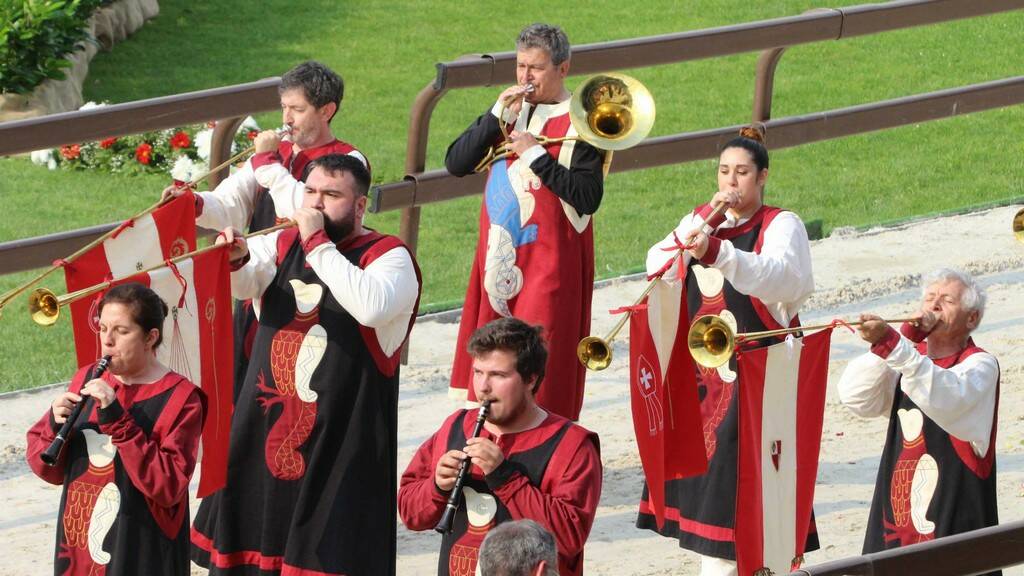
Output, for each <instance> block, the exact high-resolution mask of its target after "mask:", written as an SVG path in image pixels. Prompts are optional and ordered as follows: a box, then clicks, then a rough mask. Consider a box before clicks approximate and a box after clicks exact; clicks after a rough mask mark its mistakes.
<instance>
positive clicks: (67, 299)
mask: <svg viewBox="0 0 1024 576" xmlns="http://www.w3.org/2000/svg"><path fill="white" fill-rule="evenodd" d="M292 226H295V222H294V221H293V220H288V221H287V222H282V223H281V224H278V225H276V226H271V227H269V228H264V229H263V230H257V231H256V232H250V233H248V234H246V235H245V236H243V237H242V238H245V239H249V238H252V237H253V236H262V235H264V234H271V233H273V232H277V231H278V230H284V229H285V228H291V227H292ZM230 246H231V245H230V244H226V243H225V244H211V245H209V246H206V247H204V248H198V249H196V250H193V251H191V252H187V253H185V254H182V255H181V256H175V257H174V258H171V259H170V260H167V261H165V262H163V263H161V264H157V265H156V266H152V267H150V268H146V269H145V270H140V271H138V272H136V273H134V274H131V275H129V276H123V277H121V278H115V279H113V280H107V281H106V282H101V283H99V284H95V285H93V286H89V287H86V288H82V289H80V290H76V291H74V292H70V293H68V294H65V295H63V296H54V294H53V292H51V291H49V290H47V289H45V288H40V289H38V290H36V291H35V292H33V295H34V296H36V299H37V300H39V301H40V302H47V301H50V302H52V303H53V304H54V306H52V308H53V309H54V311H53V313H52V314H50V313H44V314H45V315H46V316H50V317H53V318H56V317H58V316H59V315H60V308H61V306H66V305H68V304H72V303H74V302H77V301H79V300H81V299H82V298H87V297H89V296H92V295H93V294H96V293H97V292H102V291H103V290H106V289H107V288H109V287H110V286H112V285H113V284H114V283H116V282H122V281H124V280H127V279H129V278H134V277H135V276H140V275H142V274H148V273H150V272H154V271H156V270H159V269H161V268H166V267H167V266H168V264H177V263H178V262H181V261H183V260H187V259H189V258H195V257H196V256H199V255H201V254H205V253H207V252H209V251H211V250H217V249H220V248H225V247H228V248H230ZM51 299H52V300H51ZM29 306H30V308H29V312H30V313H32V312H33V310H32V308H31V302H30V304H29ZM41 307H44V308H50V307H51V306H50V305H49V304H42V305H41ZM33 319H35V318H33ZM37 323H39V324H41V322H39V321H37Z"/></svg>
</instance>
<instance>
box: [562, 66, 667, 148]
mask: <svg viewBox="0 0 1024 576" xmlns="http://www.w3.org/2000/svg"><path fill="white" fill-rule="evenodd" d="M569 120H570V121H571V122H572V125H573V127H574V128H575V129H576V132H577V133H578V134H579V137H580V138H582V139H583V140H585V141H587V142H588V143H590V144H591V145H592V146H594V147H595V148H599V149H601V150H625V149H626V148H631V147H633V146H635V145H637V144H639V143H640V141H641V140H643V139H644V138H646V137H647V134H649V133H650V131H651V128H652V127H653V126H654V98H653V97H652V96H651V93H650V91H648V90H647V88H646V87H645V86H644V85H643V84H641V83H640V81H639V80H637V79H636V78H633V77H631V76H626V75H625V74H617V73H606V74H597V75H594V76H590V77H589V78H586V79H584V80H583V82H582V83H581V84H580V85H579V86H578V87H577V88H576V90H575V91H574V92H573V94H572V100H571V101H570V102H569Z"/></svg>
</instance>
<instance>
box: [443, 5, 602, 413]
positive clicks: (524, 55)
mask: <svg viewBox="0 0 1024 576" xmlns="http://www.w3.org/2000/svg"><path fill="white" fill-rule="evenodd" d="M516 50H517V52H516V80H517V82H518V84H517V85H516V86H512V87H510V88H508V89H506V90H505V91H504V92H502V94H501V96H499V98H498V102H497V103H496V104H495V105H494V107H493V108H492V109H491V110H490V111H488V112H486V113H484V114H483V115H482V116H480V117H479V118H478V119H477V120H476V122H474V123H473V124H472V125H471V126H470V127H469V128H468V129H467V130H466V131H465V132H463V133H462V135H461V136H459V138H458V139H457V140H456V141H455V142H454V143H452V145H451V146H450V147H449V148H448V154H447V156H446V157H445V166H446V167H447V168H448V171H449V172H451V173H452V174H454V175H456V176H465V175H467V174H472V173H473V169H474V167H476V165H477V164H478V163H479V162H480V161H481V160H482V159H483V158H484V157H485V155H486V154H487V152H488V150H489V149H490V148H491V146H494V145H497V144H499V143H501V141H502V139H503V137H502V133H501V127H500V124H499V123H500V122H504V123H506V124H507V125H508V126H509V127H510V128H509V129H510V130H511V133H510V135H509V147H510V149H511V150H512V152H513V154H512V155H511V156H509V157H508V158H505V159H502V160H498V161H496V162H494V163H492V164H491V166H490V170H489V173H488V177H487V185H486V188H485V189H484V198H483V206H482V207H481V209H480V234H479V239H478V241H477V248H476V256H475V257H474V259H473V269H472V272H471V273H470V277H469V285H468V287H467V289H466V299H465V302H464V304H463V308H462V323H461V325H460V326H459V337H458V343H457V345H456V348H455V362H454V365H453V367H452V377H451V389H450V392H451V393H452V395H453V396H455V397H458V398H466V397H467V394H468V398H469V399H470V400H473V399H474V393H473V390H472V386H470V383H471V381H472V372H471V366H472V359H471V358H470V357H469V355H468V354H467V353H466V350H465V348H466V342H467V341H468V340H469V337H470V335H472V334H473V331H474V330H476V329H477V328H479V327H480V326H483V325H484V324H486V323H488V322H490V321H491V320H494V319H496V318H502V317H510V316H514V317H516V318H521V319H522V320H524V321H526V322H529V323H532V324H540V325H541V326H543V327H544V331H545V338H546V339H547V342H548V346H549V352H550V356H549V361H548V366H547V374H548V382H549V385H548V386H545V387H544V388H542V389H541V391H540V393H539V395H538V397H537V401H538V403H540V405H541V406H543V407H544V408H545V409H547V410H550V411H552V412H554V413H556V414H559V415H561V416H565V417H566V418H569V419H570V420H576V419H578V418H579V413H580V408H581V407H582V405H583V384H584V377H585V375H586V369H585V368H584V367H583V366H582V365H581V364H580V362H579V361H578V360H577V359H576V345H577V343H578V342H579V341H580V340H581V339H582V338H583V337H585V336H587V335H588V334H589V333H590V304H591V300H592V296H593V290H594V230H593V223H592V221H591V220H592V215H593V214H594V213H595V212H596V211H597V208H598V206H600V204H601V197H602V194H603V190H604V188H603V186H604V185H603V175H602V164H603V156H602V153H601V152H600V151H598V150H597V149H595V148H594V147H592V146H590V145H589V144H587V143H586V142H583V141H573V140H570V141H565V142H562V143H558V144H550V145H547V146H541V145H540V144H538V143H537V139H536V137H535V136H547V137H551V138H555V137H560V136H575V135H576V131H575V130H574V128H573V127H572V124H571V123H570V122H569V99H570V94H569V92H568V90H566V88H565V77H566V75H567V74H568V73H569V41H568V39H567V38H566V36H565V33H564V32H562V30H561V29H560V28H558V27H556V26H548V25H546V24H534V25H532V26H529V27H527V28H526V29H524V30H523V31H522V33H521V34H520V35H519V39H518V41H517V43H516ZM527 86H532V91H529V92H527V88H526V87H527ZM503 102H505V103H507V104H508V105H507V107H504V106H503V105H502V103H503ZM502 110H504V112H502ZM502 113H503V114H504V115H503V118H502V119H500V120H499V118H498V115H499V114H502Z"/></svg>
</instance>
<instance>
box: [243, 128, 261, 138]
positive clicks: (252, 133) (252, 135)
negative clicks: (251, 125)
mask: <svg viewBox="0 0 1024 576" xmlns="http://www.w3.org/2000/svg"><path fill="white" fill-rule="evenodd" d="M258 135H259V132H257V131H256V130H249V131H248V132H246V133H245V136H246V138H248V139H249V140H255V139H256V136H258Z"/></svg>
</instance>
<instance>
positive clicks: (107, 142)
mask: <svg viewBox="0 0 1024 576" xmlns="http://www.w3.org/2000/svg"><path fill="white" fill-rule="evenodd" d="M114 142H117V138H107V139H105V140H101V141H100V148H103V149H107V148H110V147H111V146H113V145H114Z"/></svg>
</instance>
